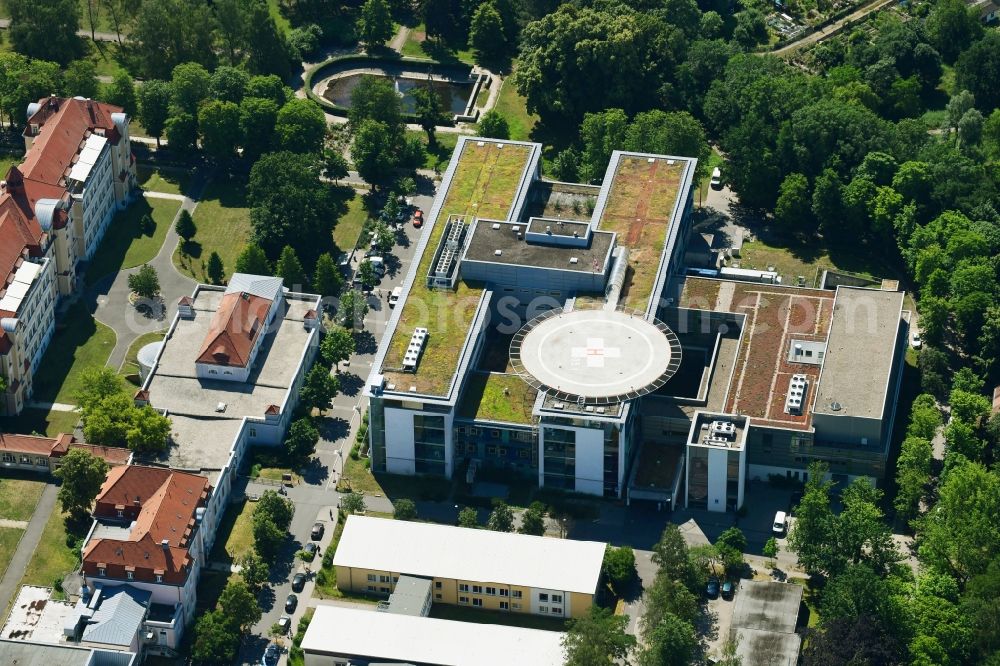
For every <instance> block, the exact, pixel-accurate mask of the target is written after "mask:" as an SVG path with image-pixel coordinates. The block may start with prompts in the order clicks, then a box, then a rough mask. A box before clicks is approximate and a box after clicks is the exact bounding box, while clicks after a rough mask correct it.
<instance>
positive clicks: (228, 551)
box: [211, 502, 257, 562]
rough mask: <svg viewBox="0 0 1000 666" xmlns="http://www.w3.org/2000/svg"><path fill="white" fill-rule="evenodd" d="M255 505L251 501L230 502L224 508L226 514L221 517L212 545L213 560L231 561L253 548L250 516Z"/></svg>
mask: <svg viewBox="0 0 1000 666" xmlns="http://www.w3.org/2000/svg"><path fill="white" fill-rule="evenodd" d="M255 506H257V505H256V504H254V503H252V502H243V504H232V505H230V506H229V507H228V508H227V509H226V515H224V516H223V517H222V524H221V525H220V526H219V531H218V534H217V535H216V539H215V544H214V545H213V546H212V555H211V559H212V560H213V561H216V562H232V561H234V560H238V559H239V558H240V557H242V556H243V555H245V554H246V553H248V552H249V551H250V549H251V548H253V526H252V524H251V522H250V518H251V517H252V516H253V508H254V507H255Z"/></svg>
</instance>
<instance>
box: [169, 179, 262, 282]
mask: <svg viewBox="0 0 1000 666" xmlns="http://www.w3.org/2000/svg"><path fill="white" fill-rule="evenodd" d="M194 223H195V226H196V227H197V228H198V232H197V233H196V234H195V236H194V238H192V239H191V240H190V241H189V242H187V243H185V244H184V247H183V248H181V247H180V245H178V248H177V250H175V251H174V265H175V266H177V269H178V270H179V271H180V272H181V273H183V274H185V275H190V276H191V277H192V278H194V279H195V280H200V281H207V280H208V276H207V275H206V273H205V264H207V262H208V258H209V256H211V254H212V252H218V253H219V257H221V258H222V265H223V266H224V267H225V271H226V276H227V277H228V276H229V275H232V273H233V267H234V266H235V265H236V257H238V256H239V254H240V252H241V251H242V250H243V248H244V246H246V244H247V242H248V241H249V240H250V209H249V208H248V207H247V202H246V183H244V182H242V181H240V180H237V179H228V180H214V181H212V182H211V183H209V184H208V186H207V187H206V188H205V192H204V194H203V195H202V198H201V201H200V202H199V203H198V207H197V208H195V211H194ZM182 249H183V250H184V251H185V252H184V253H182V252H181V250H182Z"/></svg>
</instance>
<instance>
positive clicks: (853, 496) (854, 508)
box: [828, 477, 901, 575]
mask: <svg viewBox="0 0 1000 666" xmlns="http://www.w3.org/2000/svg"><path fill="white" fill-rule="evenodd" d="M841 501H842V503H843V507H844V508H843V510H842V511H841V512H840V515H839V516H837V518H836V522H835V525H834V537H835V539H836V542H835V543H836V551H835V553H834V560H835V561H836V562H838V563H840V562H849V563H851V564H858V563H861V562H864V563H866V564H868V565H869V566H870V567H871V568H872V569H873V570H874V571H875V572H876V573H878V574H880V575H886V574H888V573H889V572H890V570H891V569H892V567H893V566H894V565H895V564H896V563H897V562H898V561H899V560H900V559H901V558H900V555H899V553H898V552H897V550H896V545H895V542H894V541H893V540H892V532H891V530H890V528H889V525H888V524H887V523H886V522H885V516H884V515H883V513H882V510H881V509H880V508H879V504H880V502H881V501H882V491H881V490H879V489H877V488H875V487H874V486H872V484H871V482H870V481H868V479H866V478H863V477H862V478H859V479H857V480H855V481H854V482H853V483H852V484H851V485H849V486H848V487H847V488H845V489H844V492H843V493H842V494H841ZM828 570H829V569H828Z"/></svg>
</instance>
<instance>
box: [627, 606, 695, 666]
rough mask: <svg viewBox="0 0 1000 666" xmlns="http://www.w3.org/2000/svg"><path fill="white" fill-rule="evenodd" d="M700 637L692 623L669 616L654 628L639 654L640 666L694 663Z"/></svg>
mask: <svg viewBox="0 0 1000 666" xmlns="http://www.w3.org/2000/svg"><path fill="white" fill-rule="evenodd" d="M697 646H698V637H697V636H696V634H695V631H694V627H693V626H692V625H691V623H690V622H686V621H684V620H682V619H681V618H679V617H677V616H676V615H673V614H667V615H666V616H665V617H664V618H663V619H662V620H661V621H660V623H659V624H657V625H656V627H654V628H653V630H652V632H651V634H650V636H649V638H648V640H647V644H646V646H645V647H644V648H643V650H642V651H641V652H640V653H639V662H638V663H639V664H640V666H686V665H687V664H690V663H692V661H693V659H692V658H693V656H694V653H695V649H696V648H697Z"/></svg>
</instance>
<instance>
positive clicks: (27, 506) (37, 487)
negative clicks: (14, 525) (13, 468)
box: [0, 478, 45, 520]
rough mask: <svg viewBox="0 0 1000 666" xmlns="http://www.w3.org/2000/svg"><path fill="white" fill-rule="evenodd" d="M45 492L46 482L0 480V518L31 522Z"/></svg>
mask: <svg viewBox="0 0 1000 666" xmlns="http://www.w3.org/2000/svg"><path fill="white" fill-rule="evenodd" d="M43 490H45V482H44V481H39V480H35V479H20V478H19V479H11V478H3V479H0V518H6V519H7V520H31V514H33V513H35V506H36V505H37V504H38V500H39V499H40V498H41V496H42V491H43Z"/></svg>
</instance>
